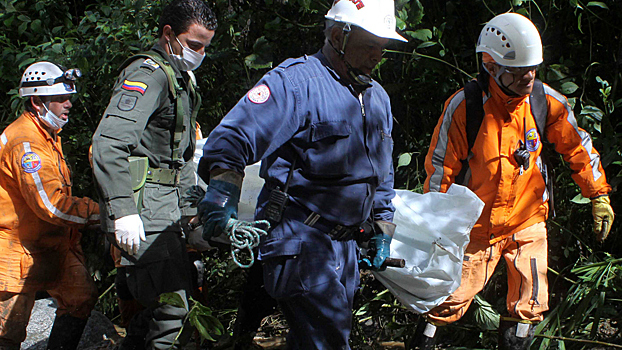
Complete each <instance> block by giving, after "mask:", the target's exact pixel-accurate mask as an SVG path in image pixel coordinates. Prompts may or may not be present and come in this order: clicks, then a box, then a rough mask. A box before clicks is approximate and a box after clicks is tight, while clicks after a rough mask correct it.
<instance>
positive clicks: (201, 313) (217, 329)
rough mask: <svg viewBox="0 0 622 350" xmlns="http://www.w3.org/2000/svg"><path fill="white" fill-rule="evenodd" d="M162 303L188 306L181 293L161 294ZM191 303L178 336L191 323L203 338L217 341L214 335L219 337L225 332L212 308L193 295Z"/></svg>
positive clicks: (181, 306) (180, 306) (182, 306)
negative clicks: (195, 298)
mask: <svg viewBox="0 0 622 350" xmlns="http://www.w3.org/2000/svg"><path fill="white" fill-rule="evenodd" d="M160 303H162V304H168V305H172V306H175V307H179V308H186V302H185V301H184V299H183V298H182V297H181V295H179V294H177V293H164V294H161V295H160ZM190 303H191V305H192V307H191V308H190V311H188V314H187V315H186V319H185V320H184V324H183V326H182V327H181V329H180V330H179V333H178V334H177V337H179V336H180V335H181V333H182V332H183V329H184V328H185V327H186V325H187V324H188V323H190V324H191V325H192V326H193V327H194V328H195V329H196V330H197V331H198V332H199V335H200V336H201V339H202V340H210V341H215V339H214V337H219V336H221V335H222V334H223V331H224V327H223V325H222V324H221V323H220V321H218V319H217V318H216V317H214V316H213V315H212V310H211V309H210V308H209V307H207V306H205V305H203V304H201V303H200V302H198V301H196V300H194V299H193V298H192V297H191V298H190ZM176 339H177V338H176Z"/></svg>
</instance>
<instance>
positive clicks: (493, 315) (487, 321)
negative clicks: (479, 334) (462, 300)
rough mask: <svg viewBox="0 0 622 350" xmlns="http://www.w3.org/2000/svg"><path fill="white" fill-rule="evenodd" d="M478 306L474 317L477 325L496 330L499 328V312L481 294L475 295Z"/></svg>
mask: <svg viewBox="0 0 622 350" xmlns="http://www.w3.org/2000/svg"><path fill="white" fill-rule="evenodd" d="M474 301H475V303H474V306H476V308H475V310H474V317H475V321H476V323H477V325H478V326H479V327H480V328H481V329H485V330H495V329H498V328H499V313H498V312H497V311H495V309H494V308H493V307H492V305H490V303H488V302H487V301H486V300H484V299H483V298H482V297H480V296H479V295H476V296H475V300H474Z"/></svg>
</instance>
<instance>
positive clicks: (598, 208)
mask: <svg viewBox="0 0 622 350" xmlns="http://www.w3.org/2000/svg"><path fill="white" fill-rule="evenodd" d="M592 216H593V217H594V233H596V239H597V240H598V241H599V242H603V241H604V240H605V239H607V236H608V235H609V231H610V230H611V225H612V224H613V219H614V217H615V215H614V214H613V209H612V208H611V201H610V200H609V196H600V197H596V198H594V199H592Z"/></svg>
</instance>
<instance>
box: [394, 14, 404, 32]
mask: <svg viewBox="0 0 622 350" xmlns="http://www.w3.org/2000/svg"><path fill="white" fill-rule="evenodd" d="M395 26H396V27H397V29H399V30H404V29H406V22H404V21H403V20H402V19H401V18H399V17H396V18H395Z"/></svg>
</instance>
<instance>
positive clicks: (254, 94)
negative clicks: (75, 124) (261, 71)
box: [247, 84, 270, 103]
mask: <svg viewBox="0 0 622 350" xmlns="http://www.w3.org/2000/svg"><path fill="white" fill-rule="evenodd" d="M247 95H248V99H249V100H251V102H253V103H264V102H266V101H268V99H269V98H270V88H268V87H267V86H266V85H263V84H262V85H258V86H255V87H254V88H252V89H251V90H250V91H249V92H248V94H247Z"/></svg>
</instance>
